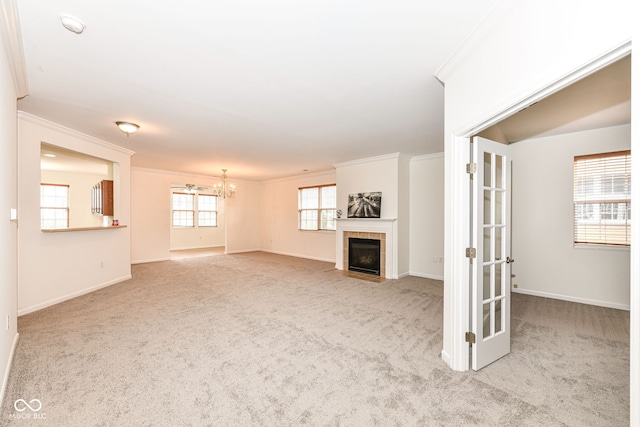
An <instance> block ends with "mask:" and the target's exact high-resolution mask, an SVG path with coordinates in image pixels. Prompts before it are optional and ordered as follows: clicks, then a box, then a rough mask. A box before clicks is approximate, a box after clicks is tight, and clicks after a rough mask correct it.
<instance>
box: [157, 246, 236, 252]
mask: <svg viewBox="0 0 640 427" xmlns="http://www.w3.org/2000/svg"><path fill="white" fill-rule="evenodd" d="M209 248H224V245H214V246H211V245H201V246H185V247H184V248H169V250H170V251H188V250H189V249H209Z"/></svg>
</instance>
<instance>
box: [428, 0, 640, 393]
mask: <svg viewBox="0 0 640 427" xmlns="http://www.w3.org/2000/svg"><path fill="white" fill-rule="evenodd" d="M550 10H552V11H553V13H549V11H550ZM634 17H635V14H634V13H633V12H632V3H631V2H629V1H628V0H613V1H609V2H589V3H588V4H585V3H576V2H557V1H551V0H543V1H540V0H537V1H534V0H522V1H518V2H510V1H502V2H499V3H497V5H496V7H495V8H494V9H492V11H491V14H490V15H489V16H488V17H487V18H486V19H485V20H484V21H482V22H481V23H479V25H478V27H476V28H475V30H474V32H473V34H471V35H470V36H469V37H468V38H467V39H466V40H465V43H464V44H463V45H462V46H461V47H460V48H459V49H458V50H457V51H456V52H455V53H454V54H453V55H452V56H451V57H450V58H449V59H448V60H447V63H446V64H444V65H443V67H441V68H440V69H439V70H438V71H437V72H436V76H437V77H438V79H440V80H441V81H442V82H443V83H444V85H445V132H444V135H445V289H444V301H445V303H444V319H443V329H444V334H443V352H442V355H443V359H444V360H445V361H446V362H447V363H448V364H449V365H450V366H451V367H452V368H453V369H456V370H467V369H469V351H468V345H467V343H466V342H465V341H464V333H465V331H466V330H467V329H468V325H469V292H468V283H469V269H468V260H467V259H466V258H465V257H464V248H465V247H466V246H467V245H468V235H469V227H468V219H467V218H468V214H467V213H468V212H469V188H468V187H469V185H468V180H467V179H466V175H465V163H466V162H468V156H467V153H468V148H467V147H466V146H465V144H466V142H467V140H466V139H465V138H466V137H468V136H470V135H471V134H473V133H474V132H475V131H479V130H481V129H483V128H484V127H488V126H489V125H491V124H493V123H495V122H497V121H499V120H500V119H501V118H502V117H505V116H507V115H509V114H512V113H515V112H516V111H517V110H518V109H521V108H524V107H526V106H527V105H528V104H529V103H531V102H534V101H536V100H538V99H540V98H541V97H543V96H544V95H545V94H546V93H549V92H551V91H553V90H557V89H559V88H560V87H561V86H562V85H563V84H569V83H570V82H571V80H572V79H575V78H576V77H577V75H578V74H581V73H586V72H589V71H590V70H593V69H595V68H597V66H598V65H599V64H602V65H603V66H604V65H606V64H607V63H609V62H610V61H612V60H613V59H617V58H619V55H620V53H619V52H621V51H627V50H628V49H630V48H629V43H628V42H629V40H630V39H631V34H632V28H634V26H635V25H636V24H635V22H634ZM632 86H633V85H632ZM516 262H517V261H516ZM635 286H640V285H639V284H636V285H635ZM632 384H633V383H632ZM632 401H637V398H636V399H635V400H633V399H632Z"/></svg>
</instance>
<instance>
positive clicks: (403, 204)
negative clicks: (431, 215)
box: [396, 155, 412, 277]
mask: <svg viewBox="0 0 640 427" xmlns="http://www.w3.org/2000/svg"><path fill="white" fill-rule="evenodd" d="M396 192H397V193H398V274H399V276H398V277H402V276H406V275H408V274H409V272H410V271H411V263H410V254H411V250H410V248H411V242H410V241H411V234H412V233H411V162H410V158H409V157H408V156H406V155H401V156H400V157H399V158H398V186H397V188H396Z"/></svg>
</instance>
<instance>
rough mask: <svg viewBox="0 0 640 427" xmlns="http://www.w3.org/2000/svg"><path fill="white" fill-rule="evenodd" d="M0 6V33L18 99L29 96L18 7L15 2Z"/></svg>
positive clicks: (6, 0)
mask: <svg viewBox="0 0 640 427" xmlns="http://www.w3.org/2000/svg"><path fill="white" fill-rule="evenodd" d="M0 5H1V6H2V24H3V25H0V32H1V34H2V41H3V42H4V45H5V51H6V54H7V59H8V60H9V67H10V68H11V75H12V77H13V84H14V86H15V90H16V96H17V98H18V99H20V98H24V97H25V96H27V95H28V94H29V82H28V80H27V67H26V62H25V59H24V48H23V46H22V32H21V30H20V19H19V17H18V6H17V4H16V0H0Z"/></svg>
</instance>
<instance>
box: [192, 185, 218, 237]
mask: <svg viewBox="0 0 640 427" xmlns="http://www.w3.org/2000/svg"><path fill="white" fill-rule="evenodd" d="M201 196H203V197H213V200H214V205H215V209H200V197H201ZM195 208H196V216H197V218H198V221H197V227H206V228H210V227H217V226H218V196H216V195H214V194H200V193H199V194H197V197H196V206H195ZM200 213H213V224H212V225H209V224H202V222H203V221H202V218H201V217H200Z"/></svg>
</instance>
